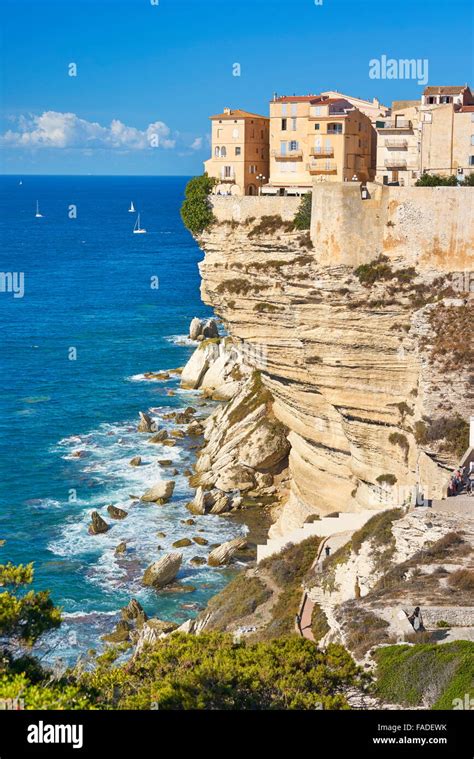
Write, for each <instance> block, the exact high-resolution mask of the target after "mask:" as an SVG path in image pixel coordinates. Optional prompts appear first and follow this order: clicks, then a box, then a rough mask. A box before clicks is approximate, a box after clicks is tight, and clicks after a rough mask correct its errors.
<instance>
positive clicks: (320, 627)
mask: <svg viewBox="0 0 474 759" xmlns="http://www.w3.org/2000/svg"><path fill="white" fill-rule="evenodd" d="M330 629H331V628H330V627H329V625H328V621H327V618H326V615H325V613H324V611H323V610H322V609H321V607H320V606H319V605H318V604H314V607H313V613H312V615H311V631H312V633H313V635H314V640H315V641H316V643H319V641H320V640H321V638H324V636H325V635H326V633H328V632H329V630H330Z"/></svg>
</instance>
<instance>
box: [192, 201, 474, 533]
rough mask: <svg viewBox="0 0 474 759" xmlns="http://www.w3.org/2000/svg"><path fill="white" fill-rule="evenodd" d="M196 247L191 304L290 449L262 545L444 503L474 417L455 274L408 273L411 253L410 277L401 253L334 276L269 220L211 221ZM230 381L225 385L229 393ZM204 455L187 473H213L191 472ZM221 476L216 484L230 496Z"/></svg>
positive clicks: (303, 235) (317, 254)
mask: <svg viewBox="0 0 474 759" xmlns="http://www.w3.org/2000/svg"><path fill="white" fill-rule="evenodd" d="M255 200H258V199H255ZM229 202H232V201H229ZM198 242H199V245H200V246H201V248H202V249H203V251H204V253H205V257H204V260H203V261H202V262H201V263H200V265H199V267H200V273H201V276H202V287H201V295H202V298H203V300H204V302H205V303H207V304H209V305H210V306H212V307H213V309H214V311H215V312H216V314H217V315H218V316H219V317H220V318H221V319H222V321H223V323H224V325H225V327H226V329H227V331H228V334H229V336H230V340H231V342H232V344H233V346H234V348H235V350H237V351H240V355H241V356H242V355H243V356H244V360H245V363H246V364H247V365H248V366H249V367H251V369H253V370H254V371H256V372H258V377H259V382H260V381H261V384H262V387H263V388H264V390H265V392H266V393H268V396H267V397H266V403H265V404H264V405H265V408H267V409H271V419H272V425H273V429H275V426H274V421H275V422H276V423H278V424H279V425H280V427H279V428H278V429H279V431H281V430H285V435H286V438H287V441H288V450H289V460H288V467H289V484H290V489H289V495H288V498H287V499H286V502H285V503H284V505H283V506H282V507H280V510H279V514H278V518H277V519H276V522H275V523H274V524H273V526H272V528H271V531H270V534H271V535H273V536H278V535H285V534H287V533H289V532H291V531H292V530H294V529H296V528H298V527H300V526H302V525H303V524H304V523H305V521H306V520H307V519H308V518H309V517H310V516H311V515H314V514H319V515H325V514H329V513H333V512H335V511H339V512H344V511H359V510H362V509H367V508H369V509H374V510H377V509H381V508H387V507H390V506H395V505H399V504H403V503H407V501H408V500H409V499H410V498H411V497H412V496H411V493H412V492H413V489H414V488H415V487H416V488H418V489H421V490H422V492H423V493H424V494H425V496H427V497H430V498H439V497H443V496H444V495H445V493H446V486H447V482H448V479H449V473H450V469H451V467H452V466H453V465H456V464H457V463H458V460H459V456H460V455H462V453H463V450H462V448H463V445H464V441H465V440H467V423H466V420H467V419H468V418H469V414H470V413H472V406H473V404H472V397H473V393H472V383H473V376H474V374H473V373H474V362H473V352H472V347H471V346H470V345H469V337H468V336H469V324H471V325H472V323H473V318H472V317H473V300H472V297H473V296H472V293H470V292H464V291H463V290H462V288H461V292H460V290H459V287H458V282H459V273H456V272H450V271H446V267H445V266H444V267H443V270H442V271H441V270H440V269H439V268H438V266H437V264H436V260H435V259H434V260H433V266H432V268H430V267H429V266H427V263H426V260H425V261H424V264H423V267H420V268H418V267H417V265H416V261H414V260H413V253H412V251H411V253H410V259H409V265H408V264H407V260H406V259H405V258H404V256H403V245H401V244H398V245H397V246H396V249H395V252H393V253H391V252H390V250H389V249H387V250H386V251H385V254H384V255H382V257H380V254H379V255H378V256H377V257H375V259H374V261H373V262H370V263H369V264H365V265H363V266H362V267H359V268H354V267H353V266H351V265H348V264H341V263H334V264H332V263H331V260H330V259H331V255H330V254H331V250H330V246H331V241H330V240H328V238H327V235H325V236H324V242H322V243H321V245H318V240H317V239H314V235H313V239H311V237H310V235H309V233H308V232H301V231H296V230H294V229H292V224H291V222H288V221H282V220H281V218H278V217H262V218H260V219H252V218H248V219H247V220H246V221H244V222H240V223H236V222H235V221H222V220H221V221H218V222H216V223H215V224H214V225H213V226H212V227H211V228H210V230H208V231H206V232H204V233H203V234H202V235H200V237H199V238H198ZM348 244H350V241H349V242H348ZM337 245H338V247H339V246H340V240H339V241H338V243H337ZM335 253H337V255H335V256H334V257H335V259H336V260H340V259H341V255H340V250H338V251H335ZM369 258H370V256H369ZM201 347H202V349H203V352H202V355H201V361H202V363H201V364H200V365H199V366H194V367H191V369H192V372H189V371H188V372H187V373H185V379H186V380H187V382H188V386H191V387H198V386H199V384H200V382H201V381H202V379H203V377H204V375H205V373H206V371H208V369H209V363H208V364H207V365H205V360H204V351H206V350H208V351H209V350H210V349H211V350H217V347H212V348H206V347H205V346H204V347H203V346H201ZM220 360H221V369H222V367H223V366H224V365H226V361H227V359H226V358H225V357H223V358H221V359H220ZM195 362H196V363H198V359H195ZM188 368H189V367H188ZM190 374H192V375H193V376H194V377H195V381H194V383H193V381H192V378H191V380H190V377H189V375H190ZM231 374H232V368H231V369H230V371H229V376H227V377H226V382H225V387H226V388H227V389H229V390H231V389H232V390H234V387H232V382H235V380H234V379H233V378H232V376H231ZM234 376H235V373H234ZM249 381H250V380H249ZM223 397H224V398H225V397H232V393H228V394H227V395H226V393H223ZM231 403H235V399H234V400H233V401H231ZM226 413H228V412H226V411H225V410H221V411H218V412H217V414H218V415H219V414H220V415H221V416H225V414H226ZM214 421H215V420H214ZM222 422H224V419H223V420H222ZM212 425H213V422H210V423H209V424H208V434H207V437H209V436H211V437H213V439H214V440H216V441H217V442H216V445H215V446H214V448H215V450H214V451H213V455H214V458H219V456H220V457H221V459H222V454H223V453H225V439H219V438H218V437H217V436H216V433H215V432H214V433H211V432H210V427H212ZM214 426H215V425H214ZM221 430H222V427H221ZM226 434H228V433H224V432H221V438H222V437H224V438H225V435H226ZM261 434H262V435H263V434H264V433H261ZM252 448H253V449H255V450H257V451H259V450H260V446H259V445H253V446H252ZM276 448H278V450H279V455H280V454H281V455H286V454H287V453H288V450H286V449H284V446H283V447H282V446H281V445H280V446H276ZM207 452H208V453H209V450H208V451H207ZM205 453H206V451H204V452H203V454H202V455H201V466H200V465H199V463H198V469H199V468H201V470H204V469H205V468H206V466H207V467H208V468H212V467H211V463H212V462H211V461H210V459H209V458H208V459H207V465H206V466H203V463H204V462H203V456H204V455H205ZM211 458H212V456H211ZM241 463H242V462H241ZM249 463H252V462H248V461H247V462H245V461H243V464H244V467H243V469H244V472H245V471H246V472H248V471H249V469H248V466H245V464H249ZM253 463H255V462H253ZM258 469H260V470H261V471H262V472H264V471H265V466H263V465H262V461H260V462H257V471H258ZM253 471H254V472H255V469H254V470H253ZM241 473H242V472H241ZM233 474H235V477H234V480H233V482H231V483H230V484H228V486H227V487H226V483H225V478H224V481H223V479H221V480H220V482H219V481H218V482H217V486H218V487H219V486H220V487H221V489H222V490H226V489H231V488H230V485H232V486H233V487H234V488H238V487H239V477H238V474H239V472H237V471H236V470H235V468H234V472H233ZM211 479H212V482H211V485H215V484H216V479H217V478H216V476H215V469H214V474H213V476H212V478H211ZM223 482H224V487H223ZM240 484H241V483H240ZM249 485H250V487H251V486H252V485H251V482H249V483H244V489H246V488H247V489H249ZM201 496H202V493H201Z"/></svg>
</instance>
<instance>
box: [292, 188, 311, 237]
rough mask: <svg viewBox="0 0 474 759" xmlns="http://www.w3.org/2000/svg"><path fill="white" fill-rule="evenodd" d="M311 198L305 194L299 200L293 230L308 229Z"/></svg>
mask: <svg viewBox="0 0 474 759" xmlns="http://www.w3.org/2000/svg"><path fill="white" fill-rule="evenodd" d="M312 199H313V196H312V194H311V193H310V192H307V193H306V194H305V195H303V197H302V198H301V201H300V204H299V207H298V210H297V212H296V214H295V218H294V220H293V224H294V227H295V229H309V228H310V227H311V203H312Z"/></svg>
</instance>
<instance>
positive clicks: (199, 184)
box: [181, 174, 216, 235]
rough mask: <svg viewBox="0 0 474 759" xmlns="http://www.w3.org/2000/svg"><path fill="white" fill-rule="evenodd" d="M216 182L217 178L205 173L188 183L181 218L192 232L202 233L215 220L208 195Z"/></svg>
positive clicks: (195, 233)
mask: <svg viewBox="0 0 474 759" xmlns="http://www.w3.org/2000/svg"><path fill="white" fill-rule="evenodd" d="M215 183H216V180H215V179H213V178H211V177H208V176H207V174H203V175H202V176H200V177H193V179H190V181H189V182H188V184H187V185H186V189H185V191H184V194H185V200H184V202H183V204H182V206H181V218H182V220H183V222H184V224H185V226H186V228H187V229H189V231H190V232H191V234H194V235H197V234H201V232H204V230H205V229H208V228H209V227H210V226H211V224H212V223H213V222H214V221H215V218H214V214H213V213H212V207H211V204H210V203H209V197H208V196H209V193H210V192H211V190H212V188H213V187H214V185H215Z"/></svg>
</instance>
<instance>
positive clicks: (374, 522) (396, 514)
mask: <svg viewBox="0 0 474 759" xmlns="http://www.w3.org/2000/svg"><path fill="white" fill-rule="evenodd" d="M402 516H403V511H402V509H390V511H382V512H380V513H379V514H375V515H374V516H373V517H372V518H371V519H369V521H368V522H366V523H365V524H364V526H363V527H361V528H360V530H357V532H355V533H354V534H353V536H352V540H351V547H352V550H353V551H354V553H359V551H360V549H361V547H362V543H364V542H365V541H366V540H371V541H372V547H373V548H379V547H381V546H385V547H386V546H388V545H390V544H391V543H392V541H393V535H392V524H393V523H394V522H396V520H397V519H401V518H402Z"/></svg>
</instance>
